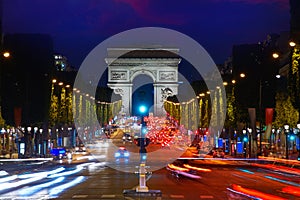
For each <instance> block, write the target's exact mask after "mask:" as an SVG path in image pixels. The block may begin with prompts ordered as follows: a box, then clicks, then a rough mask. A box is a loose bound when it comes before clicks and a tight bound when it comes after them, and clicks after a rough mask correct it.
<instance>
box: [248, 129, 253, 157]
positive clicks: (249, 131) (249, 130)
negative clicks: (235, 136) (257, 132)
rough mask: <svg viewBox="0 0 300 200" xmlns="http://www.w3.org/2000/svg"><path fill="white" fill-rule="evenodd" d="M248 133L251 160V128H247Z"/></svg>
mask: <svg viewBox="0 0 300 200" xmlns="http://www.w3.org/2000/svg"><path fill="white" fill-rule="evenodd" d="M248 133H249V138H248V140H249V158H251V157H252V152H251V151H252V149H251V145H252V144H251V139H252V138H251V136H252V128H248Z"/></svg>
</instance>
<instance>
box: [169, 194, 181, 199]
mask: <svg viewBox="0 0 300 200" xmlns="http://www.w3.org/2000/svg"><path fill="white" fill-rule="evenodd" d="M170 197H171V198H173V199H184V196H183V195H180V194H171V195H170Z"/></svg>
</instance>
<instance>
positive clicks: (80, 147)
mask: <svg viewBox="0 0 300 200" xmlns="http://www.w3.org/2000/svg"><path fill="white" fill-rule="evenodd" d="M75 151H76V152H86V148H85V146H84V145H83V144H79V146H77V147H75Z"/></svg>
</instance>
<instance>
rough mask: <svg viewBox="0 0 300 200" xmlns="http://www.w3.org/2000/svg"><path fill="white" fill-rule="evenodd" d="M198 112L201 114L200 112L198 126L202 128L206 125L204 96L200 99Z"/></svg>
mask: <svg viewBox="0 0 300 200" xmlns="http://www.w3.org/2000/svg"><path fill="white" fill-rule="evenodd" d="M198 112H199V114H198V117H199V124H198V126H199V127H201V128H202V127H204V126H203V99H202V98H201V99H200V100H199V109H198Z"/></svg>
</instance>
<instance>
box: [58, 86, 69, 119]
mask: <svg viewBox="0 0 300 200" xmlns="http://www.w3.org/2000/svg"><path fill="white" fill-rule="evenodd" d="M58 121H59V123H66V122H67V108H66V89H65V88H62V89H61V92H60V104H59V118H58Z"/></svg>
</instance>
